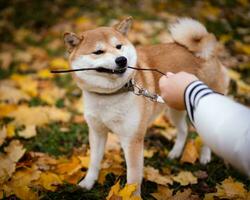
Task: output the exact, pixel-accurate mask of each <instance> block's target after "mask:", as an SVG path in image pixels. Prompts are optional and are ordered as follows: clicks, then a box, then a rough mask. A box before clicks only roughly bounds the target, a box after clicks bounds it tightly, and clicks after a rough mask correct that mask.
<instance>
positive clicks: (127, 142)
mask: <svg viewBox="0 0 250 200" xmlns="http://www.w3.org/2000/svg"><path fill="white" fill-rule="evenodd" d="M120 141H121V145H122V148H123V151H124V154H125V159H126V165H127V183H128V184H132V183H136V184H137V187H138V189H137V191H136V192H135V193H134V195H140V193H141V182H142V178H143V143H144V138H143V137H136V136H134V137H133V138H130V137H127V136H122V137H120Z"/></svg>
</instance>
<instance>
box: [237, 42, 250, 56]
mask: <svg viewBox="0 0 250 200" xmlns="http://www.w3.org/2000/svg"><path fill="white" fill-rule="evenodd" d="M235 48H236V50H237V51H239V52H240V53H245V54H247V55H250V45H248V44H243V43H242V42H240V41H236V42H235Z"/></svg>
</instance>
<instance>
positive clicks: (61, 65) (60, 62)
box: [50, 58, 69, 69]
mask: <svg viewBox="0 0 250 200" xmlns="http://www.w3.org/2000/svg"><path fill="white" fill-rule="evenodd" d="M50 67H51V69H69V63H68V62H67V61H66V60H65V59H63V58H54V59H52V60H51V61H50Z"/></svg>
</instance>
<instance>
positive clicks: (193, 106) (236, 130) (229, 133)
mask: <svg viewBox="0 0 250 200" xmlns="http://www.w3.org/2000/svg"><path fill="white" fill-rule="evenodd" d="M185 105H186V109H187V112H188V116H189V118H190V120H191V122H192V123H193V125H194V126H195V128H196V130H197V132H198V133H199V135H200V136H201V138H202V140H203V141H204V143H205V144H206V145H207V146H209V147H210V148H211V149H212V151H213V152H214V153H215V154H217V155H218V156H220V157H222V158H223V159H224V160H225V161H227V162H229V163H230V164H231V165H232V166H234V167H235V168H237V169H238V170H240V171H242V172H243V173H245V174H246V175H248V176H249V177H250V109H249V108H247V107H245V106H243V105H241V104H238V103H236V102H234V101H233V100H231V99H229V98H227V97H225V96H223V95H221V94H218V93H215V92H213V91H212V90H211V89H210V88H208V87H207V86H206V85H205V84H204V83H202V82H201V81H195V82H193V83H191V84H190V85H189V86H188V87H187V88H186V91H185Z"/></svg>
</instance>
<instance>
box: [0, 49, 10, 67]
mask: <svg viewBox="0 0 250 200" xmlns="http://www.w3.org/2000/svg"><path fill="white" fill-rule="evenodd" d="M12 61H13V56H12V53H11V52H4V53H1V54H0V62H1V67H2V68H3V69H8V68H9V66H10V64H11V63H12Z"/></svg>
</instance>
